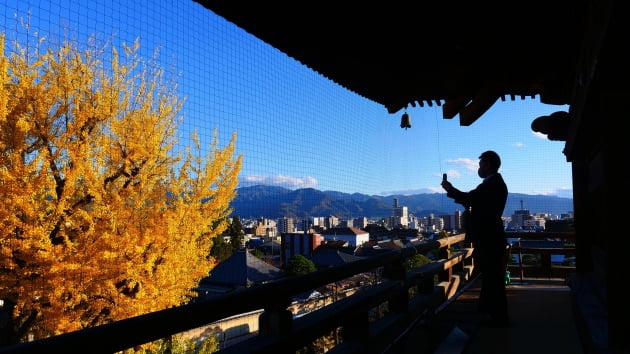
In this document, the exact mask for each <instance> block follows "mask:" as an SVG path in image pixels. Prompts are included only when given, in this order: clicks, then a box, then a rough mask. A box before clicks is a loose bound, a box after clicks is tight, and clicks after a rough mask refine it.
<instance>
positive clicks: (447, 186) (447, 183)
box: [442, 181, 453, 192]
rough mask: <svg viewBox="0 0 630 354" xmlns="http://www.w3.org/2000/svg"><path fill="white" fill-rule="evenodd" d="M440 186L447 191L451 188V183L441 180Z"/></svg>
mask: <svg viewBox="0 0 630 354" xmlns="http://www.w3.org/2000/svg"><path fill="white" fill-rule="evenodd" d="M442 188H444V190H445V191H447V192H448V191H450V190H451V189H452V188H453V185H452V184H451V182H449V181H442Z"/></svg>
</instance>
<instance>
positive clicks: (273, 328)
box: [258, 298, 293, 335]
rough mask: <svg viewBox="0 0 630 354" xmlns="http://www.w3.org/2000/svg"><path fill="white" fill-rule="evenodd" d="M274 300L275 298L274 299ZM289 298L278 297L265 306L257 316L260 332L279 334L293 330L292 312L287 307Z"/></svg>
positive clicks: (289, 301) (289, 303) (289, 302)
mask: <svg viewBox="0 0 630 354" xmlns="http://www.w3.org/2000/svg"><path fill="white" fill-rule="evenodd" d="M274 300H275V299H274ZM289 305H291V299H285V298H280V299H277V301H274V302H272V303H270V304H268V305H267V306H265V312H263V313H262V314H261V315H260V317H259V318H258V326H259V331H260V334H271V335H281V334H287V333H291V331H292V330H293V314H292V313H291V311H289V310H288V309H287V308H288V307H289Z"/></svg>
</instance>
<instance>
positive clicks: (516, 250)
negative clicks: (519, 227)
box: [506, 232, 576, 282]
mask: <svg viewBox="0 0 630 354" xmlns="http://www.w3.org/2000/svg"><path fill="white" fill-rule="evenodd" d="M506 235H507V237H508V239H516V241H515V242H514V243H513V244H512V245H511V247H510V251H511V253H513V254H517V255H518V257H517V261H516V264H510V263H509V262H508V265H507V267H508V270H510V269H513V270H518V271H519V275H520V281H521V282H523V281H524V277H525V275H526V273H527V275H528V276H542V275H546V276H548V277H553V276H555V277H558V276H559V277H565V278H567V277H568V276H569V275H570V274H573V273H575V267H574V266H553V265H552V262H551V256H552V255H564V256H575V255H576V248H575V233H573V232H507V233H506ZM530 240H533V241H541V240H545V241H547V240H564V241H569V242H571V243H573V244H572V245H570V244H564V245H563V246H562V247H541V245H540V244H535V245H533V246H532V245H523V243H522V241H530ZM524 254H535V255H539V256H540V265H525V264H523V255H524Z"/></svg>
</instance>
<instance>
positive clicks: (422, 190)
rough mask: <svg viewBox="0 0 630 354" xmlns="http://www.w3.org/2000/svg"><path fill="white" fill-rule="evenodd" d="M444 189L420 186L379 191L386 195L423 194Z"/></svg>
mask: <svg viewBox="0 0 630 354" xmlns="http://www.w3.org/2000/svg"><path fill="white" fill-rule="evenodd" d="M440 190H441V191H444V189H442V187H429V188H420V189H401V190H393V191H384V192H382V193H379V195H382V196H388V195H394V194H395V195H414V194H425V193H438V192H439V191H440Z"/></svg>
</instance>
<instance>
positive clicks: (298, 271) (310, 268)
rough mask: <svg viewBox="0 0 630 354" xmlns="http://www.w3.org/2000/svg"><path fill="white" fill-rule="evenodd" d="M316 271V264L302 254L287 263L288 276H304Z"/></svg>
mask: <svg viewBox="0 0 630 354" xmlns="http://www.w3.org/2000/svg"><path fill="white" fill-rule="evenodd" d="M316 270H317V268H316V267H315V263H313V261H311V260H310V259H308V258H306V257H304V256H303V255H301V254H296V255H295V256H292V257H291V258H289V260H288V261H287V267H286V273H287V275H304V274H308V273H312V272H314V271H316Z"/></svg>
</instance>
